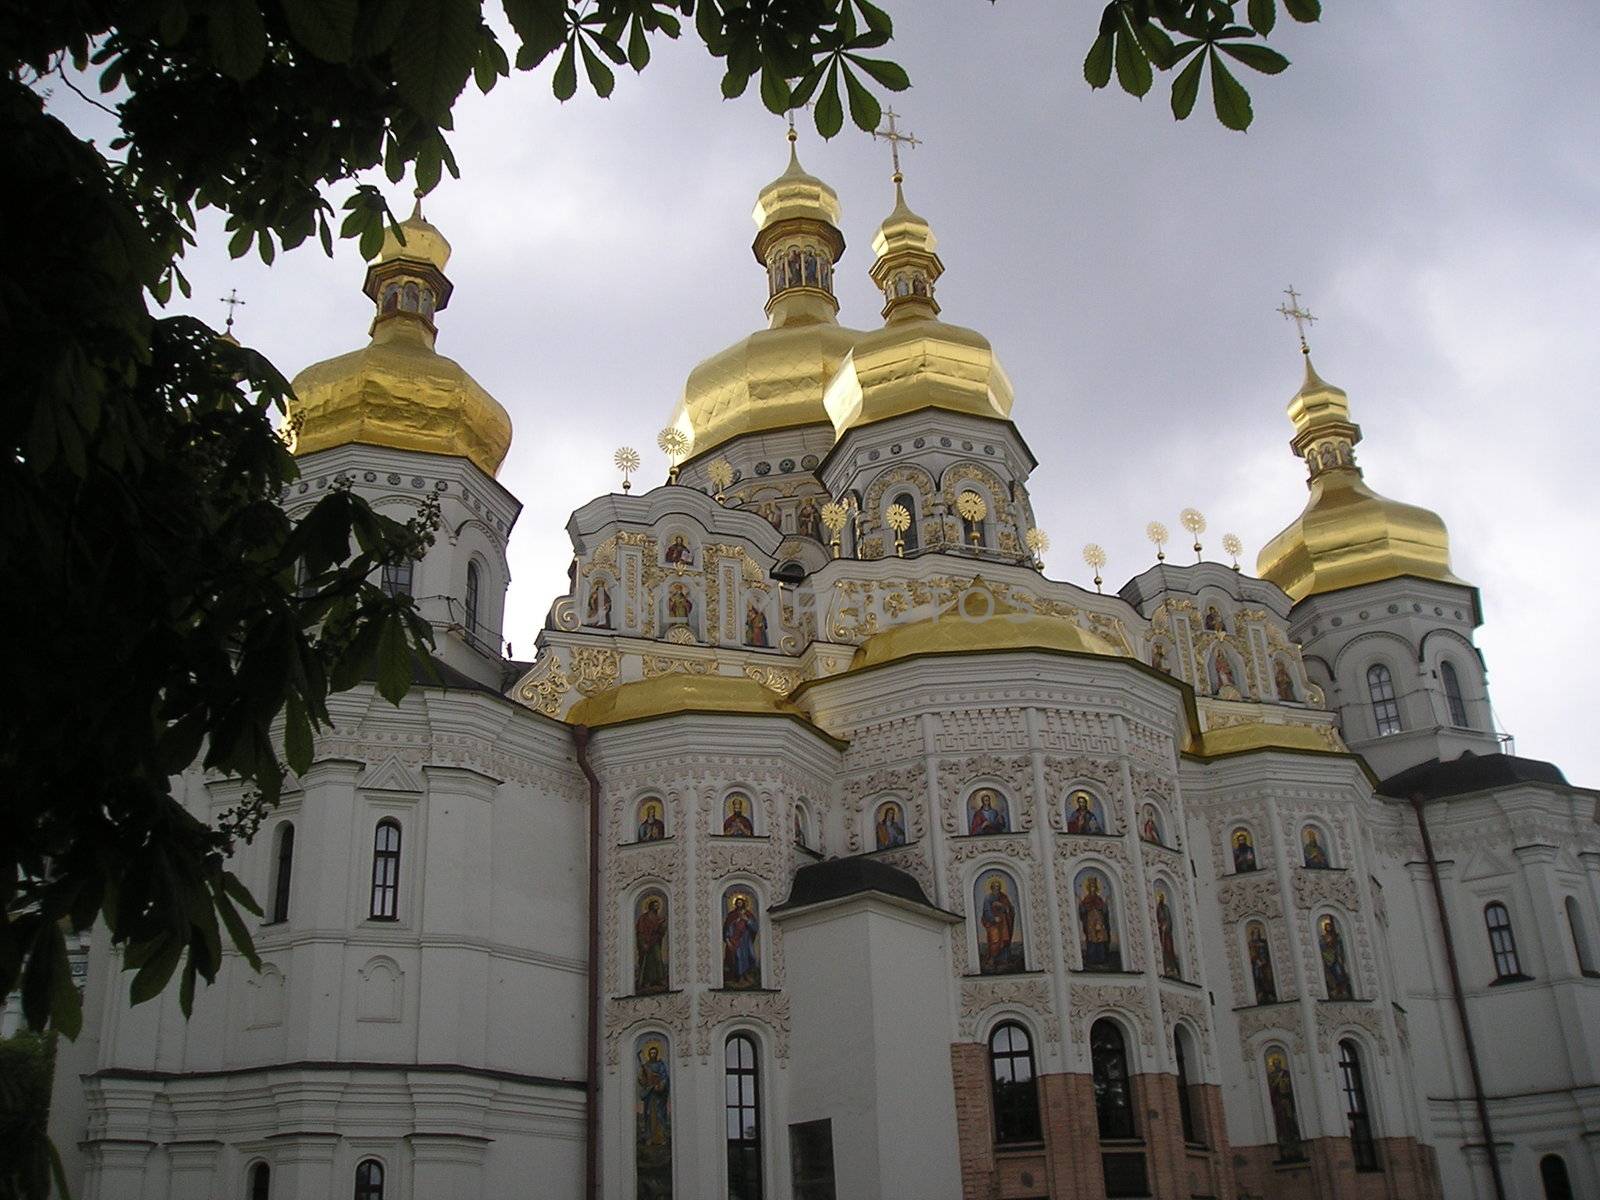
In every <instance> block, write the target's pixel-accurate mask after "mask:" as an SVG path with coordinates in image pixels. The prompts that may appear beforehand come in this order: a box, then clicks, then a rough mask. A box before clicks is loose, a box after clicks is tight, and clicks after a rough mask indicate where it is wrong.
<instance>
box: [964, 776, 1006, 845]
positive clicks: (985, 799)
mask: <svg viewBox="0 0 1600 1200" xmlns="http://www.w3.org/2000/svg"><path fill="white" fill-rule="evenodd" d="M1010 832H1011V805H1010V803H1009V802H1008V801H1007V800H1006V798H1005V797H1004V796H1003V795H1001V794H1000V793H999V792H998V791H996V790H995V789H994V788H992V787H981V788H974V789H973V792H972V795H970V796H968V797H967V833H968V834H969V835H971V836H974V837H976V836H978V835H980V834H986V833H1010Z"/></svg>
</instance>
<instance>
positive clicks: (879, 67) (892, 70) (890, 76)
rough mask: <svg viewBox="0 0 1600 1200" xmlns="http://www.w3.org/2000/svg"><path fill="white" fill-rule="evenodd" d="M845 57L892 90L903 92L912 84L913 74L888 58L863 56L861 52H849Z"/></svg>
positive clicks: (881, 84)
mask: <svg viewBox="0 0 1600 1200" xmlns="http://www.w3.org/2000/svg"><path fill="white" fill-rule="evenodd" d="M845 57H846V58H848V59H849V60H850V61H851V62H853V63H854V64H855V65H856V66H858V67H860V68H861V69H862V70H863V71H865V72H866V73H867V74H868V75H870V76H871V77H872V80H873V82H874V83H876V84H878V85H879V86H880V87H886V88H888V89H889V90H890V91H891V92H903V91H905V90H906V89H907V88H908V87H910V86H911V76H909V75H907V74H906V72H905V68H904V67H902V66H901V65H900V64H899V63H894V62H890V61H889V60H888V59H886V58H863V57H862V56H861V55H859V54H847V55H845Z"/></svg>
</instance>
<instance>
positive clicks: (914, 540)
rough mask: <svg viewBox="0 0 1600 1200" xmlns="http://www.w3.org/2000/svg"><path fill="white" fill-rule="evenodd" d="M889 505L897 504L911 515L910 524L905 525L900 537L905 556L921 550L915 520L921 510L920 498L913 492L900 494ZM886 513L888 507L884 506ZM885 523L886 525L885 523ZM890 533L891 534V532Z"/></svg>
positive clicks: (917, 524)
mask: <svg viewBox="0 0 1600 1200" xmlns="http://www.w3.org/2000/svg"><path fill="white" fill-rule="evenodd" d="M907 500H909V501H911V503H910V504H907V503H905V502H906V501H907ZM889 504H891V505H893V504H898V505H900V507H902V508H904V509H905V510H906V511H907V512H908V513H910V514H911V524H909V525H907V526H906V530H905V532H904V533H902V534H901V535H900V538H901V540H902V541H903V542H904V543H905V545H904V547H903V549H904V550H905V552H906V553H907V554H911V553H913V552H914V551H917V550H920V549H921V548H922V541H921V537H920V532H921V531H920V530H919V528H918V526H919V524H920V523H919V522H918V520H917V514H918V513H919V512H921V510H922V506H921V498H920V497H919V496H918V495H917V493H915V492H901V493H900V494H899V495H897V496H895V497H894V498H893V499H892V500H890V501H889ZM888 511H889V509H888V507H887V506H885V508H884V512H886V513H887V512H888ZM885 523H886V524H887V521H886V522H885ZM890 532H891V533H892V532H893V530H891V531H890Z"/></svg>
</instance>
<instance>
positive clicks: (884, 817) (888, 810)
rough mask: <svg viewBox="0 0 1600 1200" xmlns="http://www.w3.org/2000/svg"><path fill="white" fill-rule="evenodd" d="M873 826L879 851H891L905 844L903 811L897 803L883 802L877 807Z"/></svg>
mask: <svg viewBox="0 0 1600 1200" xmlns="http://www.w3.org/2000/svg"><path fill="white" fill-rule="evenodd" d="M873 824H874V833H875V834H876V844H877V848H878V849H879V850H892V849H894V848H895V847H896V846H904V845H905V844H906V817H905V810H904V809H903V808H901V807H900V803H899V801H896V800H885V801H884V802H883V803H882V804H880V805H878V815H877V819H876V821H874V822H873Z"/></svg>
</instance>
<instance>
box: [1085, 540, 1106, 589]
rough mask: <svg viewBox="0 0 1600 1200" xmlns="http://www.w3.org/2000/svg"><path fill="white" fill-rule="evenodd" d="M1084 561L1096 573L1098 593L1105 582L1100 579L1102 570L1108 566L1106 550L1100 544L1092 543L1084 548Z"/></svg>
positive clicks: (1095, 586)
mask: <svg viewBox="0 0 1600 1200" xmlns="http://www.w3.org/2000/svg"><path fill="white" fill-rule="evenodd" d="M1083 561H1084V562H1085V563H1087V564H1088V565H1089V567H1090V569H1092V570H1093V571H1094V590H1095V591H1097V592H1098V591H1099V590H1100V585H1101V584H1102V583H1104V582H1105V581H1104V580H1103V579H1101V578H1100V568H1101V567H1103V566H1105V565H1106V552H1105V548H1104V547H1102V546H1101V545H1100V543H1099V542H1090V543H1089V544H1088V545H1087V546H1085V547H1084V548H1083Z"/></svg>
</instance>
